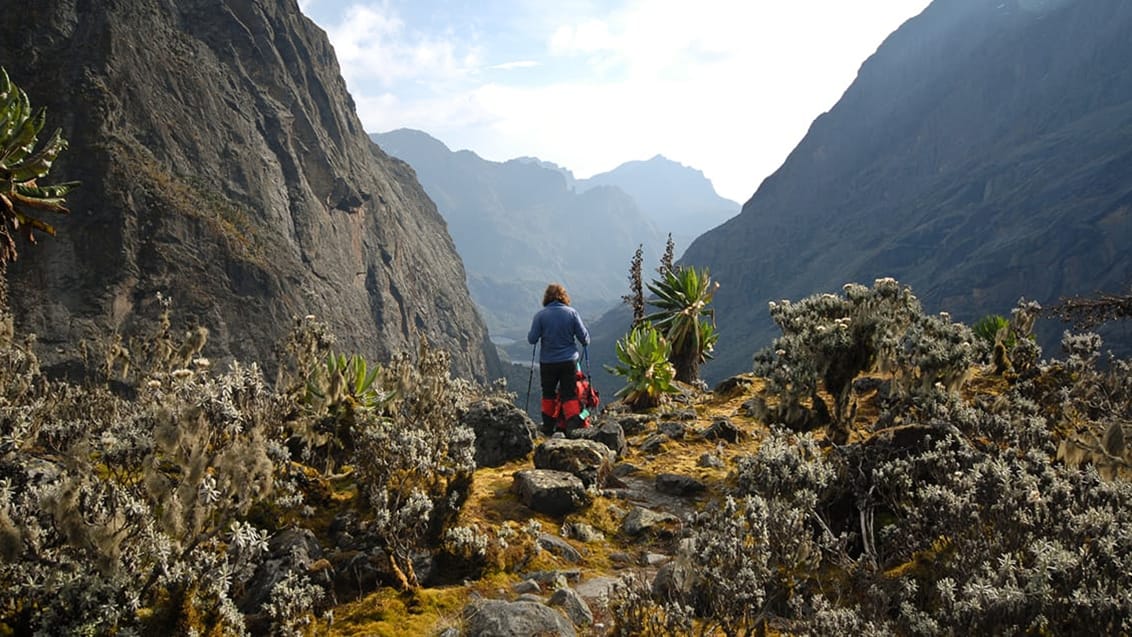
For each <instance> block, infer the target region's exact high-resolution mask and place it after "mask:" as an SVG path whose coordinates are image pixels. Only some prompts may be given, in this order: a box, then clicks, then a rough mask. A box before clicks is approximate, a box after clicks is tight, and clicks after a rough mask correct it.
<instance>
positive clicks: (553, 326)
mask: <svg viewBox="0 0 1132 637" xmlns="http://www.w3.org/2000/svg"><path fill="white" fill-rule="evenodd" d="M539 339H541V340H542V353H541V354H540V355H539V365H538V371H539V380H540V381H541V383H542V431H543V433H544V434H546V435H547V436H549V435H551V434H553V433H554V429H555V426H556V422H555V418H556V417H557V415H558V410H559V408H560V409H561V410H562V412H561V413H562V417H563V419H564V420H565V421H566V428H567V429H574V428H577V427H579V426H581V424H582V423H581V417H580V416H581V413H582V405H581V402H580V401H579V400H578V386H577V383H576V377H575V372H576V371H577V367H578V348H577V346H575V345H574V339H577V340H578V342H579V343H581V344H582V346H588V345H589V344H590V333H589V331H587V330H586V326H585V324H584V323H582V317H581V316H580V315H579V314H578V311H577V310H575V309H574V308H572V307H570V295H569V294H567V293H566V288H564V287H562V286H561V285H559V284H557V283H551V284H550V285H548V286H546V292H544V293H543V295H542V309H541V310H539V311H538V313H536V314H535V318H534V320H533V321H531V331H530V332H528V333H527V342H528V343H530V344H531V345H534V344H535V343H538V342H539ZM559 394H561V404H559V402H558V399H559Z"/></svg>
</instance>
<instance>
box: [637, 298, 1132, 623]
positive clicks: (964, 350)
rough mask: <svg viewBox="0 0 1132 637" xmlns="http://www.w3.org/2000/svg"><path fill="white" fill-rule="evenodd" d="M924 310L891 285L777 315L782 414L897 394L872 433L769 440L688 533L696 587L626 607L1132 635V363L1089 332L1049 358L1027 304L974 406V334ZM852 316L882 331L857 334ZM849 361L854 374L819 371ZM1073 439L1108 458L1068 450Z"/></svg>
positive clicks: (770, 619) (775, 368) (775, 383)
mask: <svg viewBox="0 0 1132 637" xmlns="http://www.w3.org/2000/svg"><path fill="white" fill-rule="evenodd" d="M911 301H912V299H911V297H910V296H904V295H902V294H897V293H896V291H895V290H894V289H893V288H892V284H891V283H887V282H883V281H881V282H878V285H877V286H876V288H875V289H873V290H868V289H864V288H860V287H859V286H848V287H847V289H846V298H845V299H842V298H839V297H834V296H832V295H828V296H824V297H815V298H812V299H808V300H807V301H804V302H802V303H800V304H798V305H799V306H805V307H796V306H794V307H788V308H787V310H785V311H782V312H780V313H779V314H778V315H777V318H778V319H780V320H781V322H782V323H783V324H784V332H786V335H785V336H784V338H783V339H780V340H779V341H778V342H777V343H776V346H777V347H778V351H776V352H773V353H764V355H763V358H762V359H761V360H762V361H763V363H764V366H763V367H761V368H759V371H763V372H765V373H769V374H771V376H772V379H771V382H770V383H769V385H770V387H771V388H772V389H773V391H775V392H777V393H778V395H777V396H775V398H777V399H778V400H779V402H778V406H779V408H780V411H779V413H780V414H783V413H787V412H788V411H789V408H790V406H794V407H799V408H803V409H813V408H812V407H809V406H807V405H806V404H805V403H806V402H807V399H809V400H818V399H819V398H818V397H816V396H815V394H816V389H817V388H818V387H819V385H818V383H822V385H821V388H823V389H826V390H828V391H829V393H830V394H832V395H836V394H837V389H838V387H844V385H839V384H838V382H834V381H830V380H829V378H830V375H831V374H832V375H833V376H835V377H836V378H835V379H834V380H837V379H841V381H844V379H846V378H849V377H850V376H851V374H850V371H852V370H857V371H856V372H853V373H854V374H855V373H860V372H862V371H863V370H866V369H869V370H872V371H873V373H876V374H878V375H881V376H882V379H883V381H884V382H887V383H891V385H892V389H891V390H886V391H885V392H881V393H878V394H877V398H876V399H875V400H876V401H877V402H876V404H875V407H876V408H877V409H878V410H879V416H878V418H877V420H876V422H875V423H872V427H871V428H870V430H867V431H866V430H862V431H861V432H860V436H859V437H858V438H856V439H854V440H852V441H845V440H834V441H830V440H829V438H828V437H825V438H824V439H823V438H822V437H818V436H813V435H811V434H798V433H792V432H790V431H788V430H783V429H777V428H772V429H771V431H770V433H769V435H767V436H766V437H765V438H764V440H762V441H761V446H760V448H759V450H758V451H757V452H756V453H754V454H752V455H750V456H748V457H742V458H738V459H737V460H736V464H735V471H734V473H733V475H732V476H731V479H730V480H729V484H730V492H729V493H728V494H727V496H726V497H725V498H723V499H722V500H721V501H720V502H717V503H712V504H711V505H709V506H707V507H704V509H703V512H702V513H700V514H699V515H697V516H696V519H695V520H693V521H690V522H689V524H687V525H685V529H686V533H685V537H684V538H683V539H682V543H681V546H680V550H679V551H678V552H677V559H678V560H679V561H680V564H681V565H682V567H683V568H684V571H683V572H684V573H685V574H687V573H692V574H694V575H693V576H692V577H691V582H690V583H687V582H685V585H683V586H680V585H666V586H664V587H661V588H660V590H658V588H657V587H656V586H655V585H654V587H653V590H652V593H653V596H652V597H647V596H646V597H642V596H641V595H639V594H638V595H636V596H634V595H631V594H629V593H628V592H621V593H619V595H620V596H619V597H616V601H617V602H618V603H620V604H621V606H619V607H618V608H620V609H622V611H623V612H626V613H628V614H629V615H630V616H631V617H637V616H640V615H641V614H642V613H644V612H645V611H646V610H647V609H650V608H651V609H654V610H655V609H660V608H661V607H662V605H663V606H665V607H669V606H670V607H672V608H683V607H689V608H692V609H693V610H694V614H695V626H696V627H697V628H700V627H702V628H703V629H704V630H707V631H711V630H717V631H719V632H721V633H723V634H728V635H735V634H751V633H755V632H759V631H763V630H766V629H768V627H773V628H774V629H775V630H780V631H782V632H785V633H789V634H901V635H953V634H1080V633H1083V632H1089V633H1093V632H1095V633H1098V634H1126V633H1129V632H1130V631H1132V620H1130V619H1129V618H1130V617H1132V594H1130V593H1129V592H1128V591H1129V590H1130V587H1132V557H1130V556H1132V485H1130V484H1129V482H1128V481H1127V480H1126V479H1124V478H1123V477H1122V476H1123V473H1122V471H1121V470H1119V469H1120V466H1122V465H1119V466H1117V465H1114V463H1115V461H1116V458H1115V456H1116V454H1115V453H1114V452H1118V451H1123V450H1124V449H1125V445H1124V439H1123V434H1124V429H1123V426H1124V424H1125V423H1128V422H1129V419H1130V416H1132V413H1130V409H1132V376H1130V375H1129V371H1132V369H1130V367H1129V364H1128V362H1127V361H1122V360H1118V359H1115V358H1113V357H1111V356H1110V357H1109V359H1108V360H1107V361H1105V362H1104V364H1102V361H1101V356H1100V347H1101V343H1100V341H1099V339H1098V338H1097V337H1096V336H1095V335H1090V334H1085V335H1071V334H1067V335H1066V337H1065V339H1064V340H1063V349H1064V353H1065V357H1064V359H1061V360H1050V361H1042V360H1040V350H1038V349H1037V347H1036V345H1034V344H1033V340H1032V339H1031V338H1029V334H1030V330H1031V329H1032V327H1033V318H1034V317H1035V316H1036V312H1037V307H1036V305H1035V304H1031V303H1022V304H1021V305H1020V306H1019V308H1018V309H1017V310H1016V311H1015V312H1014V314H1013V316H1012V319H1011V322H1010V324H1009V329H1010V330H1013V332H1012V334H1014V335H1015V336H1016V341H1015V343H1014V347H1013V349H1012V350H1011V351H1010V354H1011V358H1012V360H1013V361H1014V362H1015V363H1016V364H1015V367H1014V368H1013V372H1012V373H1011V374H1010V375H1008V376H1007V381H1008V382H1004V383H1003V384H1001V385H997V387H999V388H1000V389H999V391H1001V393H998V394H994V395H987V394H977V395H974V396H966V395H962V394H960V393H959V392H957V391H956V389H957V387H958V383H959V382H960V381H962V379H963V377H964V375H965V374H966V373H967V372H966V371H965V370H963V369H961V368H962V367H964V366H969V365H970V364H971V363H972V362H973V360H972V356H971V354H970V352H971V348H970V339H969V331H968V330H966V328H963V327H962V326H957V325H956V324H954V323H952V322H951V321H950V320H949V319H948V318H947V317H946V316H939V317H925V316H923V315H922V314H920V313H919V312H918V308H917V307H916V306H915V304H914V303H912V302H911ZM779 307H781V306H779ZM847 309H853V310H855V311H860V312H862V313H863V315H864V316H865V317H866V320H864V321H860V320H858V321H857V322H858V324H861V323H868V322H869V319H868V318H867V317H872V324H871V325H872V326H871V327H868V328H860V330H861V331H859V332H855V331H854V328H852V327H851V326H852V325H853V323H854V320H857V319H860V318H861V317H859V316H857V315H850V314H849V313H848V312H847ZM847 317H848V321H846V318H847ZM821 326H824V327H825V329H818V327H821ZM830 331H834V332H840V333H833V334H830V333H829V332H830ZM858 346H859V347H858ZM837 355H847V356H849V358H850V361H849V363H837V362H832V361H828V360H824V359H825V358H826V357H830V356H837ZM839 370H848V371H845V373H842V372H841V371H839ZM827 381H828V384H827ZM1002 388H1005V389H1002ZM783 406H785V407H783ZM815 406H816V405H815ZM767 409H768V410H772V409H773V407H771V406H768V407H767ZM837 409H838V408H837V407H836V406H835V407H834V411H836V410H837ZM832 418H833V416H832V415H831V419H832ZM834 433H835V432H834ZM1067 436H1068V437H1069V438H1067ZM1067 439H1068V440H1073V439H1076V440H1078V441H1081V440H1086V441H1088V440H1092V441H1093V442H1094V443H1095V445H1096V449H1097V452H1096V453H1097V454H1099V455H1092V456H1088V457H1077V458H1076V459H1071V458H1067V457H1064V455H1065V441H1066V440H1067ZM831 442H836V444H830V443H831ZM1059 446H1060V447H1061V449H1062V456H1063V457H1062V458H1061V460H1060V461H1059V459H1058V455H1057V454H1058V448H1059ZM1113 466H1117V470H1112V471H1109V470H1107V469H1106V467H1108V468H1110V469H1111V468H1112V467H1113ZM659 592H663V593H665V596H664V597H656V595H657V594H658V593H659ZM638 623H639V622H638Z"/></svg>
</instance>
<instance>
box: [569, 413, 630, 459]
mask: <svg viewBox="0 0 1132 637" xmlns="http://www.w3.org/2000/svg"><path fill="white" fill-rule="evenodd" d="M570 437H571V438H580V439H582V440H592V441H594V442H600V443H601V444H603V445H605V446H606V447H609V448H610V449H612V450H613V453H614V454H615V455H616V456H617V457H618V458H620V457H621V456H623V455H625V450H626V449H628V447H629V444H628V442H627V441H626V440H625V429H624V428H623V427H621V424H620V423H618V422H617V421H616V420H613V419H611V418H603V419H602V420H599V421H598V422H597V424H595V425H594V426H593V427H586V428H584V429H575V430H573V431H572V432H570Z"/></svg>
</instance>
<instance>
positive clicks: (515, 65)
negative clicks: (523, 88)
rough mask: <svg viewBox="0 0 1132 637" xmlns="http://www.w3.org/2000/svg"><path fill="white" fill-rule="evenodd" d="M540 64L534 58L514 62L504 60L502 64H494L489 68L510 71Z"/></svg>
mask: <svg viewBox="0 0 1132 637" xmlns="http://www.w3.org/2000/svg"><path fill="white" fill-rule="evenodd" d="M536 66H539V63H538V62H536V61H534V60H516V61H514V62H504V63H502V64H493V65H491V66H489V67H487V68H489V69H495V70H499V71H510V70H512V69H530V68H534V67H536Z"/></svg>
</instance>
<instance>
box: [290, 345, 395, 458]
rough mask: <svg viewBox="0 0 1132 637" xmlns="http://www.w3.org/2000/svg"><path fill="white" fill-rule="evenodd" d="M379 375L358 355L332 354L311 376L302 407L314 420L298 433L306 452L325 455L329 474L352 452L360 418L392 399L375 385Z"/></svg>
mask: <svg viewBox="0 0 1132 637" xmlns="http://www.w3.org/2000/svg"><path fill="white" fill-rule="evenodd" d="M380 373H381V366H380V365H378V364H376V363H375V364H372V365H370V364H367V363H366V360H365V358H363V357H362V356H360V355H357V354H355V355H353V356H350V357H347V356H346V355H345V354H334V353H330V354H327V356H326V361H325V363H323V364H321V365H318V366H316V367H315V369H314V371H313V372H312V373H311V375H310V378H309V379H308V381H307V391H306V395H305V396H304V397H303V403H304V404H305V405H306V406H307V408H308V409H309V410H310V413H311V415H313V416H314V418H313V420H311V421H309V422H310V424H311V427H310V428H309V429H303V430H301V431H300V432H298V433H299V437H300V438H302V439H304V442H305V444H306V445H307V448H308V451H314V450H315V449H321V450H322V451H323V452H324V453H325V454H326V457H325V468H326V470H327V471H328V472H329V471H332V470H333V469H334V466H335V465H336V464H337V462H338V461H340V460H341V459H342V458H343V457H344V456H345V454H347V453H349V452H350V451H352V450H353V448H354V443H355V442H356V438H357V435H358V431H356V429H357V425H358V420H359V416H360V415H361V414H368V413H370V412H375V411H379V410H380V409H381V408H382V407H383V406H384V405H385V403H386V402H388V401H389V400H390V399H391V398H392V396H393V392H392V391H385V390H383V389H382V387H381V383H380V382H376V381H377V379H378V375H379V374H380Z"/></svg>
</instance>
